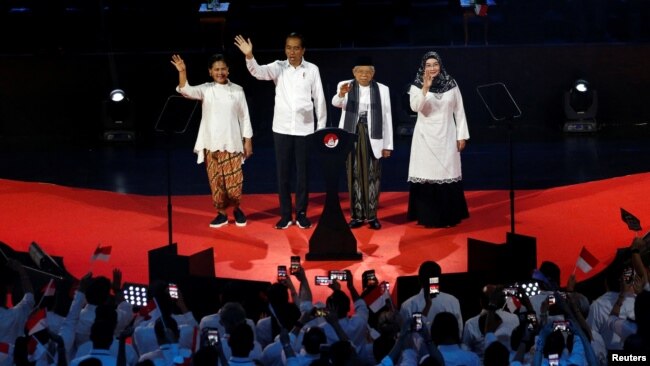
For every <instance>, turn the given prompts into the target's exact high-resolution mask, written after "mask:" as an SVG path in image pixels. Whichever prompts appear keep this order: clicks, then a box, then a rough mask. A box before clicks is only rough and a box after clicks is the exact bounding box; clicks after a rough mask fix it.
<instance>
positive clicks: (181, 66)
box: [171, 55, 186, 72]
mask: <svg viewBox="0 0 650 366" xmlns="http://www.w3.org/2000/svg"><path fill="white" fill-rule="evenodd" d="M171 62H172V65H174V66H175V67H176V70H178V72H183V71H185V70H186V68H185V61H183V59H182V58H181V56H179V55H172V61H171Z"/></svg>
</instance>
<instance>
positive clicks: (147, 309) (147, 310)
mask: <svg viewBox="0 0 650 366" xmlns="http://www.w3.org/2000/svg"><path fill="white" fill-rule="evenodd" d="M156 309H158V307H156V302H155V301H151V302H149V303H148V304H147V305H146V306H143V307H141V308H140V311H138V315H139V316H141V317H143V318H144V320H149V319H151V317H152V316H153V314H152V312H153V311H154V310H156Z"/></svg>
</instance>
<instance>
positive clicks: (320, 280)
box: [314, 276, 332, 286]
mask: <svg viewBox="0 0 650 366" xmlns="http://www.w3.org/2000/svg"><path fill="white" fill-rule="evenodd" d="M314 284H315V285H316V286H329V285H331V284H332V280H330V278H329V276H316V277H314Z"/></svg>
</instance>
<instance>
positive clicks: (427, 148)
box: [408, 85, 469, 183]
mask: <svg viewBox="0 0 650 366" xmlns="http://www.w3.org/2000/svg"><path fill="white" fill-rule="evenodd" d="M409 95H410V104H411V109H412V110H413V111H417V112H418V117H417V120H416V122H415V129H414V130H413V140H412V142H411V157H410V160H409V173H408V181H409V182H413V183H452V182H458V181H460V180H461V179H462V172H461V163H460V152H458V148H457V142H456V141H457V140H467V139H469V130H468V128H467V118H466V117H465V109H464V107H463V97H462V96H461V94H460V90H459V88H458V87H455V88H452V89H450V90H448V91H446V92H444V93H441V94H435V93H432V92H428V93H427V95H426V96H424V95H423V94H422V90H421V89H419V88H418V87H416V86H414V85H411V89H410V90H409Z"/></svg>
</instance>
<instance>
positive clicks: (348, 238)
mask: <svg viewBox="0 0 650 366" xmlns="http://www.w3.org/2000/svg"><path fill="white" fill-rule="evenodd" d="M354 138H355V134H353V133H349V132H347V131H345V130H344V129H341V128H337V127H327V128H322V129H320V130H317V131H316V132H314V133H313V134H312V135H311V139H312V141H311V144H312V148H313V149H314V150H315V152H316V155H317V159H318V161H319V163H320V165H321V166H322V169H323V176H324V177H325V190H326V192H325V194H326V195H325V205H324V206H323V212H322V214H321V215H320V219H319V220H318V224H317V225H316V228H315V229H314V233H313V234H312V236H311V238H310V239H309V252H307V255H306V256H305V259H306V260H309V261H325V260H360V259H361V253H359V252H357V239H356V238H355V237H354V235H353V234H352V230H350V227H349V226H348V223H347V221H346V220H345V216H344V215H343V211H342V210H341V202H340V199H339V189H338V183H339V176H340V173H341V172H342V171H344V167H345V159H346V158H347V156H348V153H349V152H350V150H351V149H352V146H353V144H352V143H353V141H354Z"/></svg>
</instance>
